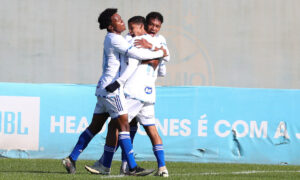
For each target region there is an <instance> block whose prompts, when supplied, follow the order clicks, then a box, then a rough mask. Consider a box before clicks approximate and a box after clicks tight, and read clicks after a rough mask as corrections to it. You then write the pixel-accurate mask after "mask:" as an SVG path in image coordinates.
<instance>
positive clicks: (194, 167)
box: [0, 158, 300, 180]
mask: <svg viewBox="0 0 300 180" xmlns="http://www.w3.org/2000/svg"><path fill="white" fill-rule="evenodd" d="M93 162H94V161H88V160H79V161H78V162H77V164H76V166H77V172H76V174H73V175H70V174H67V173H66V171H65V169H64V168H63V166H62V164H61V160H53V159H8V158H0V179H1V180H4V179H7V180H8V179H9V180H14V179H43V180H44V179H59V180H60V179H85V180H88V179H122V180H123V179H124V180H125V179H136V178H139V179H162V177H155V176H152V175H150V176H146V177H128V176H125V177H121V176H119V175H118V172H119V166H120V162H118V161H114V162H113V165H112V173H111V175H110V176H101V175H93V174H90V173H88V172H87V171H86V170H85V169H84V165H85V164H88V165H91V164H93ZM138 164H139V165H141V166H142V167H146V168H154V167H156V162H138ZM167 167H168V170H169V173H170V177H169V178H168V179H180V180H181V179H251V180H253V179H272V180H275V179H278V180H279V179H280V180H282V179H293V180H294V179H300V166H292V165H256V164H255V165H254V164H215V163H182V162H167Z"/></svg>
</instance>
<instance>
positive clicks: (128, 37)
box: [125, 33, 132, 42]
mask: <svg viewBox="0 0 300 180" xmlns="http://www.w3.org/2000/svg"><path fill="white" fill-rule="evenodd" d="M125 40H126V41H128V42H129V41H130V40H132V36H131V35H130V34H129V33H127V34H126V35H125Z"/></svg>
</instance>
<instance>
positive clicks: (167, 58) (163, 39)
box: [159, 35, 170, 62]
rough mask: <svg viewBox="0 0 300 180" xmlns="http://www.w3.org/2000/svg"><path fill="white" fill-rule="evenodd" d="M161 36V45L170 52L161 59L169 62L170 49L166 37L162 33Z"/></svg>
mask: <svg viewBox="0 0 300 180" xmlns="http://www.w3.org/2000/svg"><path fill="white" fill-rule="evenodd" d="M159 36H160V37H159V38H160V40H161V43H160V45H161V46H163V48H164V49H166V51H167V54H168V56H166V57H163V58H161V59H162V60H164V61H166V62H169V61H170V52H169V49H168V46H167V41H166V39H165V38H164V37H163V36H162V35H159Z"/></svg>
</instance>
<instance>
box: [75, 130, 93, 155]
mask: <svg viewBox="0 0 300 180" xmlns="http://www.w3.org/2000/svg"><path fill="white" fill-rule="evenodd" d="M93 137H94V135H93V134H92V133H91V132H90V131H89V130H88V129H86V130H85V131H83V132H82V133H81V135H80V136H79V138H78V141H77V143H76V145H75V147H74V149H73V151H72V152H71V154H70V155H69V157H70V158H71V159H72V160H73V161H76V160H77V159H78V157H79V155H80V153H81V152H82V151H83V150H84V149H85V148H86V147H87V145H88V144H89V142H90V141H91V139H93Z"/></svg>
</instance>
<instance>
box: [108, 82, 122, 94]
mask: <svg viewBox="0 0 300 180" xmlns="http://www.w3.org/2000/svg"><path fill="white" fill-rule="evenodd" d="M119 87H120V84H119V83H118V81H115V82H113V83H111V84H109V85H108V86H106V87H105V90H106V91H108V92H114V91H115V90H116V89H118V88H119Z"/></svg>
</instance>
